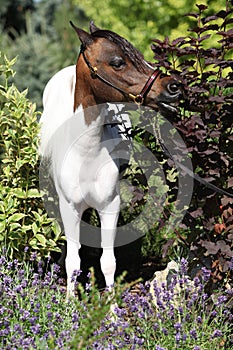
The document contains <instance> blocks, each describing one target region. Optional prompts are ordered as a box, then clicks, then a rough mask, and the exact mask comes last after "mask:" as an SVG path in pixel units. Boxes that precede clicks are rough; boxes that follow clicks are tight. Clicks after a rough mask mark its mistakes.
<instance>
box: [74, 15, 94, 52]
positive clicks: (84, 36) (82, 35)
mask: <svg viewBox="0 0 233 350" xmlns="http://www.w3.org/2000/svg"><path fill="white" fill-rule="evenodd" d="M70 24H71V26H72V27H73V28H74V30H75V31H76V33H77V34H78V37H79V39H80V41H81V43H82V44H83V45H84V46H85V47H86V46H88V45H91V44H92V43H93V38H92V36H91V34H89V33H87V32H85V30H83V29H81V28H78V27H76V26H75V25H74V23H73V22H71V21H70Z"/></svg>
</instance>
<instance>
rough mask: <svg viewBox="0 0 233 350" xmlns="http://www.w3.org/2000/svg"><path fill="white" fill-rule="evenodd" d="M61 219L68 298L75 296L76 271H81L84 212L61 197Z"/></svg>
mask: <svg viewBox="0 0 233 350" xmlns="http://www.w3.org/2000/svg"><path fill="white" fill-rule="evenodd" d="M59 205H60V212H61V217H62V221H63V225H64V229H65V235H66V240H67V252H66V259H65V267H66V274H67V293H66V294H67V297H70V296H74V295H75V281H74V280H73V274H74V271H79V270H80V263H81V262H80V256H79V249H80V221H81V217H82V212H83V211H82V210H77V209H76V208H75V207H74V205H73V204H72V203H69V202H67V200H66V199H65V198H64V197H63V195H61V196H59Z"/></svg>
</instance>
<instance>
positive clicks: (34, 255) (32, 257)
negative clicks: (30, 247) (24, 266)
mask: <svg viewBox="0 0 233 350" xmlns="http://www.w3.org/2000/svg"><path fill="white" fill-rule="evenodd" d="M36 259H37V253H36V252H32V254H31V256H30V261H35V260H36Z"/></svg>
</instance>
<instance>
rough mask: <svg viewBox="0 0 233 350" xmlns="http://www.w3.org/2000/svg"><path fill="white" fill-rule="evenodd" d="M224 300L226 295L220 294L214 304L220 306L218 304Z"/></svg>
mask: <svg viewBox="0 0 233 350" xmlns="http://www.w3.org/2000/svg"><path fill="white" fill-rule="evenodd" d="M226 301H227V297H226V296H225V295H220V296H219V297H218V300H217V303H216V306H220V305H222V304H224V303H225V302H226Z"/></svg>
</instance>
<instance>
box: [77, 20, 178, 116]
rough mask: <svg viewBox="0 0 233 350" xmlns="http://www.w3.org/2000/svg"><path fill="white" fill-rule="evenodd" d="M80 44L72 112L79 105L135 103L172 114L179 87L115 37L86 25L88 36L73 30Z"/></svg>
mask: <svg viewBox="0 0 233 350" xmlns="http://www.w3.org/2000/svg"><path fill="white" fill-rule="evenodd" d="M71 25H72V27H73V28H74V29H75V31H76V33H77V34H78V37H79V39H80V41H81V43H82V45H81V51H80V55H79V57H78V61H77V65H76V76H77V77H78V79H77V81H78V82H77V83H76V89H75V100H74V110H75V109H76V108H77V106H78V105H79V104H81V102H82V105H83V107H84V108H85V107H89V106H94V105H98V104H101V103H106V102H130V101H133V102H136V103H137V104H144V105H147V106H149V107H151V108H153V109H156V110H160V111H162V113H163V114H165V115H166V113H169V114H171V113H174V112H176V108H175V103H176V102H177V101H178V100H179V98H180V95H181V89H180V84H179V82H178V81H177V80H175V79H174V78H173V77H171V76H166V75H164V74H161V72H160V71H159V70H154V68H153V67H152V66H151V65H150V64H149V63H148V62H147V61H145V59H144V58H143V55H142V54H141V53H140V52H139V51H138V50H137V49H135V48H134V47H133V45H131V44H130V43H129V42H128V41H127V40H126V39H124V38H122V37H121V36H119V35H118V34H116V33H114V32H112V31H109V30H101V29H99V28H98V27H96V26H95V25H94V23H93V22H91V24H90V31H91V33H90V34H89V33H87V32H86V31H84V30H82V29H80V28H77V27H76V26H75V25H74V24H73V23H72V22H71Z"/></svg>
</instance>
